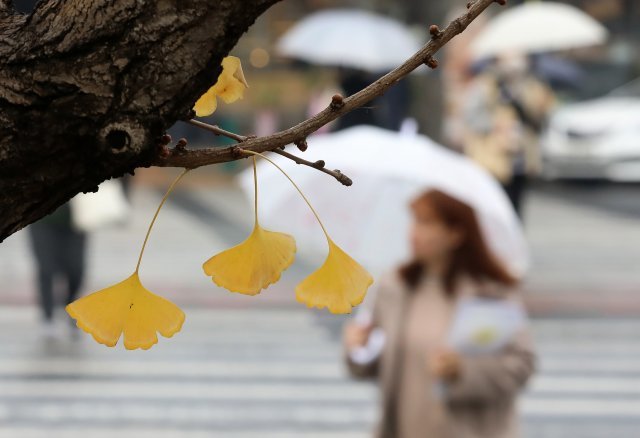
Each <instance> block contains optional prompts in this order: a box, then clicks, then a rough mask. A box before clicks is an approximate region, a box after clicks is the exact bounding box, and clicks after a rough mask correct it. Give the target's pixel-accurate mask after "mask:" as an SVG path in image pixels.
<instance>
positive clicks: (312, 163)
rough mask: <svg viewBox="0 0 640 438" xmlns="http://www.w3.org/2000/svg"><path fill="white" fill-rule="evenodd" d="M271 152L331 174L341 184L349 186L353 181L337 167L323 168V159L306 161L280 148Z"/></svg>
mask: <svg viewBox="0 0 640 438" xmlns="http://www.w3.org/2000/svg"><path fill="white" fill-rule="evenodd" d="M271 152H275V153H276V154H279V155H282V156H283V157H287V158H289V159H290V160H293V161H295V162H296V163H298V164H303V165H305V166H309V167H313V168H314V169H318V170H319V171H320V172H324V173H326V174H327V175H331V176H332V177H334V178H335V179H337V180H338V181H339V182H340V183H341V184H343V185H345V186H350V185H351V184H353V181H351V178H349V177H348V176H347V175H345V174H344V173H342V172H340V171H339V170H338V169H335V170H329V169H327V168H325V167H324V165H325V163H324V161H323V160H318V161H307V160H305V159H303V158H300V157H298V156H296V155H293V154H290V153H289V152H286V151H283V150H282V149H274V150H272V151H271Z"/></svg>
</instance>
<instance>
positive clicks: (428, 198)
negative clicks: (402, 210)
mask: <svg viewBox="0 0 640 438" xmlns="http://www.w3.org/2000/svg"><path fill="white" fill-rule="evenodd" d="M411 210H412V213H413V223H412V227H411V235H410V241H411V248H412V252H413V261H412V262H410V263H409V264H407V265H405V266H403V267H402V268H401V270H400V272H401V275H402V277H403V278H404V280H405V281H406V283H407V284H408V285H409V286H411V287H413V286H415V285H417V283H418V281H419V280H420V278H421V277H422V275H424V273H425V271H426V270H428V268H429V265H430V264H435V263H443V262H445V263H446V271H445V273H444V280H445V286H446V288H447V290H448V292H450V293H452V292H453V289H454V287H455V284H454V283H455V280H456V278H457V276H458V275H460V274H468V275H470V276H471V277H473V278H475V279H476V280H484V279H487V280H493V281H497V282H499V283H502V284H505V285H513V284H515V283H517V280H516V279H515V278H514V277H513V276H512V275H511V274H509V272H508V271H507V270H506V269H505V268H504V267H503V266H502V264H501V263H500V262H499V261H498V260H497V258H496V257H495V256H494V255H493V254H492V252H491V251H490V249H489V248H488V247H487V245H486V243H485V241H484V238H483V236H482V231H481V230H480V225H479V223H478V220H477V218H476V214H475V212H474V210H473V209H472V208H471V207H470V206H468V205H467V204H465V203H464V202H461V201H459V200H457V199H455V198H453V197H451V196H449V195H447V194H445V193H443V192H441V191H439V190H429V191H427V192H425V193H423V194H422V195H420V196H419V197H418V198H416V199H415V200H414V201H413V202H412V203H411Z"/></svg>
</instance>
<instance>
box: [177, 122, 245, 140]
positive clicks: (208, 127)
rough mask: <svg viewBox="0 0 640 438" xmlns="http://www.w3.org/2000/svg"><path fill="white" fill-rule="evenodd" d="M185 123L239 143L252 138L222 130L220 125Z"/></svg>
mask: <svg viewBox="0 0 640 438" xmlns="http://www.w3.org/2000/svg"><path fill="white" fill-rule="evenodd" d="M185 123H189V124H190V125H193V126H197V127H198V128H202V129H204V130H206V131H209V132H213V133H214V134H215V135H221V136H223V137H227V138H230V139H231V140H235V141H237V142H238V143H242V142H243V141H246V140H248V139H250V138H252V137H247V136H245V135H240V134H236V133H235V132H231V131H227V130H225V129H222V128H221V127H219V126H218V125H210V124H208V123H204V122H200V121H198V120H193V119H191V120H185Z"/></svg>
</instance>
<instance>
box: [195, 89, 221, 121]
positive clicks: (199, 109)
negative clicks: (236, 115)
mask: <svg viewBox="0 0 640 438" xmlns="http://www.w3.org/2000/svg"><path fill="white" fill-rule="evenodd" d="M217 107H218V99H217V98H216V93H215V92H214V91H213V90H212V89H211V88H210V89H209V91H207V92H206V93H204V94H203V95H202V96H200V99H198V101H197V102H196V104H195V106H194V107H193V110H194V111H195V112H196V116H198V117H206V116H210V115H211V114H213V113H214V112H215V110H216V108H217Z"/></svg>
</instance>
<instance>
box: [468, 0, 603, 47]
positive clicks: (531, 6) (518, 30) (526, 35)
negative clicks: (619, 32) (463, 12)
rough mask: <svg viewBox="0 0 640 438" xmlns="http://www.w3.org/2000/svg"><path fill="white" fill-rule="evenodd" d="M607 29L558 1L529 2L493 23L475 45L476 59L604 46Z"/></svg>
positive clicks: (501, 15) (511, 10) (477, 39)
mask: <svg viewBox="0 0 640 438" xmlns="http://www.w3.org/2000/svg"><path fill="white" fill-rule="evenodd" d="M607 36H608V31H607V29H605V27H604V26H603V25H602V24H600V23H598V22H597V21H596V20H594V19H593V18H591V17H590V16H589V15H587V14H586V13H584V12H582V11H581V10H580V9H578V8H576V7H573V6H570V5H566V4H562V3H555V2H527V3H524V4H523V5H520V6H516V7H513V8H510V9H508V10H506V11H505V12H502V13H501V14H499V15H498V16H497V17H496V18H494V19H493V20H491V21H490V22H489V23H488V24H487V26H486V28H485V29H484V30H483V31H482V32H481V33H480V34H479V35H478V37H477V38H476V40H475V41H474V42H473V43H472V45H471V51H472V53H473V55H474V56H475V57H476V58H485V57H490V56H497V55H500V54H504V53H509V52H524V53H535V52H550V51H556V50H567V49H573V48H578V47H587V46H592V45H597V44H602V43H604V42H605V41H606V40H607Z"/></svg>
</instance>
